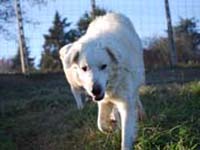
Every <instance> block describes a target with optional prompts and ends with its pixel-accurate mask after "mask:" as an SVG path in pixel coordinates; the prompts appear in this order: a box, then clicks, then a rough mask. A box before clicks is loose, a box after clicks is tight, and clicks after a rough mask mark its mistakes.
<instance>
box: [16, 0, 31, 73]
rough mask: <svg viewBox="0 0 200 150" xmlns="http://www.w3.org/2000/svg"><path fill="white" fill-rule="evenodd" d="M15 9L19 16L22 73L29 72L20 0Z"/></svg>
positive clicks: (17, 0) (17, 1)
mask: <svg viewBox="0 0 200 150" xmlns="http://www.w3.org/2000/svg"><path fill="white" fill-rule="evenodd" d="M15 11H16V17H17V24H18V35H19V50H20V60H21V68H22V73H23V74H28V61H27V50H26V42H25V36H24V28H23V20H22V13H21V6H20V0H15Z"/></svg>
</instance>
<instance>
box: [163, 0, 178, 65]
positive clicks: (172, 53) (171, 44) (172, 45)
mask: <svg viewBox="0 0 200 150" xmlns="http://www.w3.org/2000/svg"><path fill="white" fill-rule="evenodd" d="M165 12H166V18H167V29H168V30H167V32H168V41H169V49H170V57H171V60H170V64H171V66H172V67H173V66H176V65H177V53H176V46H175V42H174V37H173V29H172V22H171V15H170V8H169V2H168V0H165Z"/></svg>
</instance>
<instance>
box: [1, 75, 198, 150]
mask: <svg viewBox="0 0 200 150" xmlns="http://www.w3.org/2000/svg"><path fill="white" fill-rule="evenodd" d="M3 83H4V84H0V106H1V107H0V110H1V112H0V113H1V114H0V115H1V116H0V150H18V149H19V150H117V149H120V134H119V132H115V133H112V134H109V135H106V134H102V133H101V132H99V131H98V129H97V125H96V120H97V106H96V105H95V104H94V103H92V102H89V103H87V104H86V107H85V108H84V109H83V110H81V111H79V110H77V109H76V106H75V102H74V100H73V97H72V95H71V93H70V91H69V88H68V86H67V84H66V81H65V79H64V78H48V79H46V78H43V79H40V78H39V77H37V78H33V79H23V80H11V81H10V80H7V81H4V82H3ZM141 99H142V102H143V104H144V107H145V110H146V113H147V119H146V120H145V121H143V122H139V131H138V137H137V140H136V142H135V144H134V146H135V149H136V150H199V149H200V82H191V83H186V84H182V85H180V84H168V85H157V86H155V85H154V86H145V87H143V88H142V89H141Z"/></svg>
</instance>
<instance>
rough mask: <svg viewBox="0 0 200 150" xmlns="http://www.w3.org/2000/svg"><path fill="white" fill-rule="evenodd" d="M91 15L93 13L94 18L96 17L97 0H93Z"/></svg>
mask: <svg viewBox="0 0 200 150" xmlns="http://www.w3.org/2000/svg"><path fill="white" fill-rule="evenodd" d="M91 8H92V10H91V15H92V19H95V10H96V2H95V0H91Z"/></svg>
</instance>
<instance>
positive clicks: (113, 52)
mask: <svg viewBox="0 0 200 150" xmlns="http://www.w3.org/2000/svg"><path fill="white" fill-rule="evenodd" d="M60 54H61V59H62V62H63V67H64V71H65V74H66V76H67V79H68V81H69V83H70V85H71V89H72V92H73V93H74V96H75V99H76V101H77V104H78V107H79V105H80V104H79V103H80V102H81V99H80V97H79V96H77V95H79V92H80V91H81V90H80V89H84V90H85V91H86V92H87V93H88V94H89V95H90V96H91V97H93V99H96V98H97V99H98V97H102V100H98V101H97V104H98V128H99V129H100V130H101V131H103V132H110V131H112V130H113V128H114V127H113V124H112V122H111V116H112V113H113V110H117V113H115V116H114V118H115V119H116V120H118V119H117V118H120V120H121V122H120V124H121V136H122V142H121V149H122V150H131V149H132V142H133V141H134V140H135V137H136V132H137V130H136V126H137V123H136V122H137V113H136V111H137V110H136V107H142V106H141V105H140V104H141V103H140V100H139V95H138V90H139V87H140V86H141V85H142V84H143V83H144V64H143V54H142V46H141V41H140V39H139V37H138V35H137V33H136V32H135V30H134V27H133V25H132V23H131V22H130V20H129V19H128V18H126V17H125V16H123V15H121V14H116V13H108V14H107V15H105V16H102V17H98V18H97V19H96V20H95V21H93V22H92V23H91V24H90V25H89V28H88V30H87V32H86V34H85V35H84V36H82V37H81V38H80V39H79V40H78V41H76V42H74V43H73V44H71V45H67V46H66V47H64V48H62V49H61V51H60ZM77 54H78V55H77ZM102 65H107V67H106V68H104V69H101V66H102ZM85 66H86V67H87V70H86V71H84V70H83V68H84V67H85ZM95 84H98V85H99V86H100V87H101V92H100V93H99V94H98V95H97V96H96V95H94V94H93V92H92V89H93V87H94V85H95ZM136 103H138V104H139V105H137V104H136ZM81 107H82V104H81ZM141 109H142V108H141ZM114 112H116V111H114ZM117 114H119V115H120V117H119V116H118V115H117ZM112 117H113V116H112Z"/></svg>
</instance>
